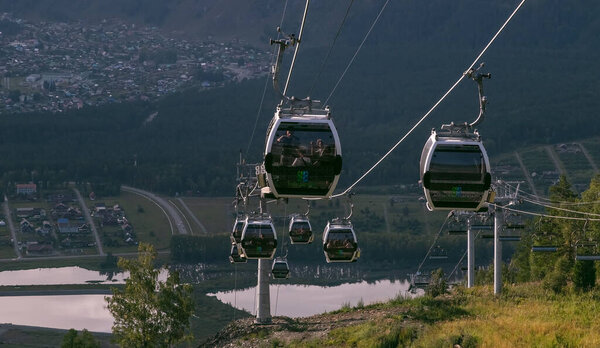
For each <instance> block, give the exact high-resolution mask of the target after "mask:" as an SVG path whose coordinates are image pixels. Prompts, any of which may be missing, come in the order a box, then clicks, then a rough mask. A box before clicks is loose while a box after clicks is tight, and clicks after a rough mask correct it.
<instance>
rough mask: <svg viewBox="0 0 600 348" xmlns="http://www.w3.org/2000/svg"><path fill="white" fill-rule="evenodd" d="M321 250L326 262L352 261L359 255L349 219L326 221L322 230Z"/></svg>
mask: <svg viewBox="0 0 600 348" xmlns="http://www.w3.org/2000/svg"><path fill="white" fill-rule="evenodd" d="M323 251H324V253H325V259H326V260H327V262H353V261H356V260H357V259H358V258H359V257H360V249H359V248H358V240H357V239H356V233H354V228H353V227H352V223H351V222H350V221H348V220H340V219H335V220H332V221H330V222H328V223H327V226H325V230H324V231H323Z"/></svg>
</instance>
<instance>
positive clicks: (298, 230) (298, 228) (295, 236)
mask: <svg viewBox="0 0 600 348" xmlns="http://www.w3.org/2000/svg"><path fill="white" fill-rule="evenodd" d="M290 239H291V240H292V244H308V243H311V242H312V241H313V234H312V230H311V226H310V223H309V222H308V221H306V220H298V221H293V220H292V221H291V222H290Z"/></svg>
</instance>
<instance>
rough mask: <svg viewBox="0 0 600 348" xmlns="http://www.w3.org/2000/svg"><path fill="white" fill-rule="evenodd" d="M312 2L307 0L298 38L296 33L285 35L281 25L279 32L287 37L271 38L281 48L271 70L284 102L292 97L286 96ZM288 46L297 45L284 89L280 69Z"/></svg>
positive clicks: (275, 86)
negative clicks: (281, 83) (281, 88)
mask: <svg viewBox="0 0 600 348" xmlns="http://www.w3.org/2000/svg"><path fill="white" fill-rule="evenodd" d="M309 4H310V0H306V6H305V8H304V15H303V17H302V24H301V25H300V33H299V34H298V38H297V39H296V37H295V36H294V34H291V35H289V36H287V35H285V34H284V33H283V32H282V31H281V28H280V27H277V32H281V33H282V34H283V35H284V37H286V38H285V39H281V40H273V39H271V40H270V42H271V45H272V44H274V43H276V44H279V50H278V52H277V61H276V63H275V66H273V67H272V69H271V72H272V73H273V88H275V91H276V92H277V93H278V94H279V95H280V96H281V98H282V102H283V100H288V101H289V100H290V98H289V97H288V96H286V94H287V90H288V87H289V84H290V79H291V77H292V71H293V70H294V64H295V63H296V56H297V55H298V49H299V48H300V42H301V41H302V33H303V32H304V23H305V22H306V15H307V14H308V5H309ZM287 46H296V49H295V50H294V56H293V58H292V64H291V65H290V70H289V71H288V76H287V80H286V82H285V87H284V88H283V91H280V90H279V71H280V69H281V61H282V60H283V52H284V51H285V48H286V47H287Z"/></svg>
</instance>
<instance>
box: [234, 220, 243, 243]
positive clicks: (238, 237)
mask: <svg viewBox="0 0 600 348" xmlns="http://www.w3.org/2000/svg"><path fill="white" fill-rule="evenodd" d="M243 231H244V221H237V222H236V223H235V225H234V227H233V232H232V238H233V240H234V241H235V242H236V243H239V242H241V241H242V232H243Z"/></svg>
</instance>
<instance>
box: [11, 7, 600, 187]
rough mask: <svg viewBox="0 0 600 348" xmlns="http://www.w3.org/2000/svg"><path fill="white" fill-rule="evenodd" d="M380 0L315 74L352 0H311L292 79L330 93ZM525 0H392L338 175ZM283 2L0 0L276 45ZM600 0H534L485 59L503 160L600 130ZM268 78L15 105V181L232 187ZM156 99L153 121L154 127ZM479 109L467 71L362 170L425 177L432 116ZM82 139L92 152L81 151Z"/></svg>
mask: <svg viewBox="0 0 600 348" xmlns="http://www.w3.org/2000/svg"><path fill="white" fill-rule="evenodd" d="M303 3H304V2H303V1H299V0H297V1H290V2H289V6H288V8H287V11H286V16H285V18H284V25H283V29H284V30H285V31H286V32H294V31H296V30H297V24H298V22H299V19H300V13H301V9H302V6H303ZM384 3H385V1H382V0H377V1H367V2H355V4H354V5H353V7H352V9H351V11H350V12H349V16H348V18H347V21H346V23H345V25H344V27H343V28H342V29H343V30H342V31H341V34H340V36H339V39H338V41H337V43H336V46H335V49H334V50H333V52H332V55H331V56H330V58H329V59H328V60H327V62H325V64H324V65H323V72H322V73H321V74H318V71H319V69H320V67H321V65H322V63H323V60H324V58H325V56H326V53H327V50H328V48H329V45H330V44H331V42H332V40H333V37H334V36H335V33H336V31H337V29H338V27H339V24H340V23H341V20H342V18H343V16H344V14H345V11H346V9H347V4H348V3H347V2H344V3H342V2H329V1H327V2H321V1H313V2H312V4H311V8H310V9H311V12H310V15H309V18H308V22H307V29H306V32H305V39H304V44H303V46H302V49H301V50H300V53H299V56H298V62H297V66H296V68H295V70H294V75H293V78H292V83H291V87H290V91H291V94H293V95H296V96H301V97H302V96H305V95H306V94H310V95H311V97H313V98H314V99H321V100H325V99H327V98H328V96H329V95H330V94H331V92H332V91H333V87H334V86H335V85H336V83H337V81H338V80H339V78H340V76H341V74H342V72H343V71H344V70H345V69H346V67H347V64H348V62H349V61H350V59H351V58H352V56H353V55H354V53H355V52H356V48H357V47H358V46H359V44H360V43H361V42H362V40H363V38H364V36H365V33H366V32H367V31H368V29H369V27H370V25H371V24H372V22H373V20H374V19H375V17H376V16H377V13H378V11H379V10H380V9H381V7H382V5H383V4H384ZM516 4H517V1H508V0H503V1H496V2H493V3H489V4H485V6H483V5H482V4H481V3H480V2H478V1H475V0H461V1H455V2H447V1H443V0H435V1H430V2H416V1H415V2H390V4H389V5H388V6H387V7H386V9H385V11H384V12H383V13H382V16H381V18H380V21H379V22H378V24H377V25H376V26H375V27H374V29H373V31H372V33H371V34H370V36H369V38H368V40H367V41H366V43H365V46H364V47H363V49H362V50H361V51H360V52H359V54H358V55H357V58H356V60H355V62H354V64H353V65H352V66H351V67H350V68H349V69H348V72H347V73H346V75H345V77H344V79H343V80H342V81H341V82H340V84H339V86H338V88H337V89H336V90H335V93H333V94H332V95H331V98H330V100H329V102H328V104H329V105H330V106H331V109H332V112H333V117H334V119H335V122H336V127H337V128H338V131H339V134H340V138H341V142H342V148H343V153H344V156H345V157H344V165H343V172H342V177H341V180H340V185H341V186H347V185H349V184H351V183H352V182H353V181H354V180H355V179H356V178H358V177H360V176H361V175H362V174H363V173H364V172H365V170H367V169H368V168H369V167H370V166H371V165H372V164H373V163H374V162H375V161H377V160H378V159H379V158H380V156H381V155H382V154H384V153H385V152H386V151H387V150H388V149H389V148H390V147H391V146H392V145H393V144H394V143H395V142H396V141H397V140H398V139H400V138H401V137H402V136H403V135H404V133H405V132H406V131H407V130H408V129H410V127H411V126H412V125H413V124H414V122H415V121H416V120H418V119H419V118H420V117H421V115H423V113H424V112H425V111H427V110H428V109H429V107H431V106H432V105H433V103H434V102H435V101H436V100H437V99H438V98H439V97H440V96H441V95H442V94H443V93H444V92H445V91H446V90H447V88H449V87H450V85H451V84H452V83H453V81H455V80H456V79H457V78H458V76H460V74H461V73H462V71H463V70H464V69H465V68H466V67H467V66H468V64H469V63H470V62H471V61H472V59H473V58H474V57H475V56H476V54H477V53H478V52H479V51H480V50H481V48H482V47H483V45H484V44H485V42H487V40H489V38H490V37H491V35H492V33H493V32H495V30H497V28H498V27H499V26H500V25H501V23H502V22H503V21H504V20H505V19H506V17H507V16H508V14H509V13H510V12H511V11H512V10H513V8H514V7H515V6H516ZM282 6H283V5H282V2H281V1H275V0H254V1H242V0H235V1H228V2H223V1H209V0H203V1H201V0H178V1H169V2H165V1H159V0H148V1H144V2H143V6H142V2H141V1H139V0H126V1H116V0H111V1H98V0H87V1H78V2H73V1H67V0H59V1H50V0H41V1H37V0H36V1H33V0H22V1H11V0H0V11H12V12H14V13H16V14H18V15H20V16H23V17H27V18H31V19H42V20H49V21H53V20H65V21H69V20H90V21H94V20H101V19H102V18H105V17H113V16H114V17H118V18H122V19H123V20H126V21H133V22H139V23H142V24H148V25H158V26H160V27H161V28H163V29H165V30H166V31H171V30H183V29H184V28H185V29H186V30H187V31H188V32H189V33H191V34H193V35H194V37H195V38H196V39H200V40H202V39H205V38H207V37H208V36H211V35H213V34H214V35H218V37H215V38H216V39H220V40H232V39H236V38H238V36H237V35H240V36H244V37H246V39H248V40H250V39H252V38H253V39H254V40H255V41H253V42H254V44H255V45H257V46H258V47H261V49H264V50H269V49H270V47H269V46H268V41H267V39H268V38H269V37H274V36H275V35H276V32H275V30H274V28H275V27H276V26H277V25H278V24H279V22H280V20H281V11H282ZM599 10H600V3H598V4H597V3H589V4H587V3H586V4H583V3H568V4H567V3H564V2H559V1H556V0H530V1H529V2H527V3H526V5H525V7H524V8H523V10H522V11H521V12H520V13H519V14H518V16H517V17H515V19H514V20H513V22H511V23H510V25H509V27H508V28H507V30H506V31H505V32H504V33H503V34H502V35H501V36H500V37H499V39H498V40H497V42H496V43H495V44H494V45H493V46H492V47H491V49H490V50H489V51H488V53H487V55H486V56H485V57H484V58H483V60H484V61H485V62H486V63H487V65H486V71H489V72H491V73H492V76H493V78H492V80H490V81H486V86H485V91H486V94H487V96H488V100H489V105H488V114H487V118H486V121H485V122H484V123H483V124H482V125H481V127H480V132H481V134H482V136H483V139H484V143H485V145H486V147H487V149H488V151H489V152H490V155H491V159H492V161H495V160H496V158H500V157H502V156H503V155H505V154H511V153H513V152H514V151H520V149H522V148H524V147H528V146H533V145H541V146H545V145H549V144H559V143H561V142H567V141H574V140H581V139H586V138H591V137H594V136H597V134H598V133H599V132H600V122H598V121H597V117H596V113H597V110H598V109H600V90H599V89H598V88H596V86H597V85H598V83H599V80H598V76H600V66H598V64H596V61H597V60H598V58H600V50H599V49H598V47H600V45H598V43H599V42H598V41H599V40H600V37H599V36H598V35H596V33H597V32H598V31H599V28H600V20H599V19H598V18H596V17H595V16H594V15H593V14H594V13H598V12H599ZM157 16H158V17H157ZM200 27H206V28H207V29H206V30H204V29H200ZM209 29H210V30H209ZM287 58H290V57H289V56H288V57H287ZM313 84H314V88H311V86H313ZM264 86H265V80H263V79H260V80H251V81H242V82H240V83H232V84H229V85H227V86H225V87H223V88H219V89H214V90H210V91H197V90H190V91H185V92H182V93H177V94H173V95H169V96H166V97H165V98H163V99H161V100H158V101H155V102H145V103H123V104H114V105H108V106H104V107H97V108H84V109H82V110H78V111H74V112H68V113H65V114H62V115H53V114H49V113H41V114H31V115H23V116H19V117H12V115H6V117H1V120H2V122H3V124H4V125H5V127H3V128H2V130H1V131H0V139H1V140H0V143H2V144H3V146H2V148H1V149H0V154H1V155H2V158H4V159H5V160H4V161H3V163H2V166H1V168H0V169H2V172H3V173H4V178H3V181H4V182H8V181H22V180H31V177H32V175H37V176H38V177H37V178H36V179H35V180H46V181H48V182H55V181H64V180H87V181H92V182H96V181H102V180H111V181H116V183H128V184H131V185H136V186H140V187H144V188H147V189H150V190H153V191H160V192H167V193H170V194H175V193H176V192H193V193H199V194H211V195H215V194H221V195H223V194H230V192H231V189H232V188H233V187H234V176H233V172H234V168H233V165H234V163H236V162H237V160H238V157H239V151H240V150H242V152H244V153H246V150H248V151H247V155H248V156H247V160H248V161H249V162H252V163H254V162H260V161H261V160H262V147H263V144H264V140H263V139H264V138H263V136H264V132H265V130H266V128H267V125H268V122H269V120H270V118H271V117H272V115H273V110H274V106H275V105H276V104H277V102H278V100H277V98H276V96H275V94H274V92H272V90H271V89H270V88H267V94H266V98H265V100H264V103H263V104H262V109H260V110H259V105H260V102H261V99H262V98H261V97H262V91H263V89H264ZM259 111H260V112H259ZM155 112H158V114H157V116H156V119H155V120H154V121H153V122H152V124H151V125H149V126H147V127H144V126H142V123H143V120H145V119H146V118H147V117H148V116H149V115H152V114H154V113H155ZM476 114H477V97H476V88H475V86H474V84H473V83H472V82H471V81H465V82H463V83H462V84H461V85H460V86H459V88H458V89H457V90H456V91H455V93H454V94H452V95H451V96H450V97H449V98H448V99H447V100H446V101H445V102H444V103H442V104H441V105H440V107H439V108H438V109H437V110H436V111H435V112H434V113H433V114H432V115H431V116H430V119H428V120H426V121H425V122H424V123H423V124H422V126H421V127H419V128H418V129H417V130H416V131H415V132H414V133H413V135H411V136H410V137H408V138H407V139H406V141H405V143H404V144H402V146H400V147H399V148H398V150H397V151H396V152H395V153H393V154H392V155H391V156H390V157H389V159H388V160H386V161H385V162H383V163H382V164H381V166H379V168H378V169H377V170H376V171H374V172H373V173H372V174H371V175H370V176H369V177H367V179H366V180H365V181H364V182H363V184H365V185H378V184H385V185H395V184H398V183H402V184H410V183H415V182H416V181H417V179H418V178H417V176H418V175H417V165H416V163H417V161H418V156H419V154H420V151H421V148H422V146H423V143H424V142H425V139H426V138H427V136H428V135H429V131H430V129H431V128H433V127H439V126H440V124H442V123H448V122H450V121H455V122H461V121H465V120H471V119H473V118H474V116H475V115H476ZM257 116H258V118H257ZM255 121H256V128H254V127H255ZM254 129H256V131H254ZM253 134H254V136H252V135H253ZM73 148H77V149H80V150H81V151H69V149H73ZM590 151H591V150H590ZM23 153H27V156H23ZM215 154H218V155H215ZM592 156H594V154H592ZM533 157H535V156H533ZM135 159H137V161H136V160H135ZM134 162H135V163H136V164H137V167H134V166H133V163H134ZM573 164H574V165H575V166H577V165H578V164H577V163H573ZM542 170H543V169H542ZM32 172H33V173H32ZM577 175H580V174H577ZM581 175H585V174H584V173H583V172H582V174H581ZM573 179H574V181H577V182H586V181H589V177H587V178H585V179H583V178H580V177H578V176H576V177H574V178H573ZM542 186H544V185H542ZM541 191H543V187H542V189H541Z"/></svg>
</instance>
